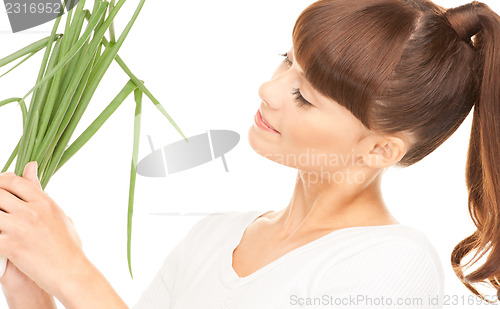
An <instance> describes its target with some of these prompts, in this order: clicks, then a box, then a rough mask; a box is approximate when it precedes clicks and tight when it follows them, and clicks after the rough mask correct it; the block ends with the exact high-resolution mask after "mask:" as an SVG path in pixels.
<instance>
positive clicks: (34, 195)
mask: <svg viewBox="0 0 500 309" xmlns="http://www.w3.org/2000/svg"><path fill="white" fill-rule="evenodd" d="M0 189H4V190H6V191H9V192H10V193H12V194H14V195H15V196H17V197H18V198H20V199H22V200H23V201H25V202H32V201H37V200H40V199H43V198H44V197H46V196H47V195H46V194H45V192H43V191H42V190H41V189H40V188H38V187H37V186H36V184H34V183H33V182H31V181H30V180H28V179H25V178H23V177H19V176H17V175H16V174H13V173H3V174H0Z"/></svg>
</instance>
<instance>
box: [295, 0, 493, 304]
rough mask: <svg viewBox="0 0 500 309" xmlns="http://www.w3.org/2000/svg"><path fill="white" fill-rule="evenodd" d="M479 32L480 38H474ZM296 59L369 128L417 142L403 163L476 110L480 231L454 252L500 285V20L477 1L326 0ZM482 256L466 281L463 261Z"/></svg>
mask: <svg viewBox="0 0 500 309" xmlns="http://www.w3.org/2000/svg"><path fill="white" fill-rule="evenodd" d="M473 36H474V41H471V37H473ZM292 37H293V43H294V49H295V51H296V55H295V59H297V61H298V62H299V63H300V65H301V67H302V68H303V70H304V73H305V75H306V78H307V79H308V81H309V82H310V83H311V84H312V85H313V87H314V88H315V89H316V90H317V91H319V92H320V93H321V94H323V95H324V96H326V97H328V98H331V99H333V100H335V101H336V102H338V103H339V104H341V105H343V106H344V107H346V108H347V109H348V110H349V111H351V112H352V114H353V115H354V116H356V117H357V118H358V119H359V120H360V121H361V122H362V123H363V124H364V125H365V126H366V127H367V128H369V129H372V130H376V131H378V132H383V133H397V132H405V133H407V134H408V135H409V136H411V137H412V144H411V145H410V146H409V148H408V151H407V153H406V154H405V156H404V157H403V158H402V159H401V160H400V161H399V162H398V165H399V166H410V165H412V164H414V163H416V162H418V161H420V160H421V159H422V158H424V157H425V156H427V155H428V154H430V153H431V152H432V151H434V149H436V148H437V147H438V146H439V145H441V144H442V143H443V142H444V141H445V140H446V139H448V138H449V137H450V136H451V135H452V134H453V133H454V132H455V131H456V130H457V128H458V127H459V126H460V124H461V123H462V122H463V121H464V119H465V118H466V117H467V115H468V114H469V112H470V111H471V109H472V108H473V107H474V109H473V110H474V112H473V122H472V130H471V137H470V144H469V150H468V158H467V166H466V180H467V186H468V190H469V203H468V204H469V212H470V215H471V217H472V219H473V221H474V224H475V225H476V227H477V230H476V231H475V232H474V233H473V234H472V235H471V236H469V237H467V238H466V239H464V240H463V241H461V242H460V243H459V244H458V245H456V247H455V248H454V250H453V252H452V254H451V263H452V267H453V269H454V271H455V273H456V275H457V276H458V278H459V279H460V280H461V281H462V282H463V283H464V284H465V286H466V287H467V288H468V289H469V290H470V291H472V292H473V293H474V294H476V295H479V296H480V297H481V298H482V299H484V297H483V295H482V294H480V293H479V292H478V291H477V290H476V289H475V288H474V287H473V286H472V285H471V284H472V283H479V282H482V281H485V280H488V281H489V283H491V285H493V286H494V287H495V288H496V289H500V282H499V281H497V279H496V278H497V276H498V277H500V211H499V201H500V200H499V199H500V190H499V189H498V187H497V186H495V185H496V184H500V165H499V164H496V162H495V155H496V154H498V153H499V152H500V17H499V16H498V15H497V14H495V13H494V12H493V11H492V10H491V9H490V8H489V7H488V6H487V5H485V4H483V3H479V2H477V1H473V2H472V3H470V4H467V5H463V6H460V7H457V8H453V9H448V10H446V9H444V8H442V7H440V6H438V5H435V4H434V3H432V2H431V1H427V0H356V1H351V0H320V1H317V2H315V3H313V4H311V5H310V6H309V7H308V8H307V9H306V10H305V11H304V12H302V13H301V15H300V16H299V17H298V19H297V22H296V24H295V26H294V29H293V34H292ZM473 250H476V254H475V255H474V257H476V256H477V255H478V254H480V256H479V257H478V258H477V259H476V260H475V261H474V262H473V264H474V263H476V262H477V260H478V259H479V258H481V257H482V256H483V255H484V254H485V253H486V252H488V251H489V250H490V251H491V253H490V254H489V256H488V258H487V260H486V262H485V263H484V264H483V265H482V266H481V267H479V268H478V269H477V270H476V271H474V272H472V273H471V274H468V275H467V276H464V274H463V267H464V266H466V265H467V264H469V263H470V262H472V261H469V263H467V264H466V265H463V266H462V265H461V260H462V259H463V258H464V257H465V256H466V255H467V254H468V253H470V252H471V251H473Z"/></svg>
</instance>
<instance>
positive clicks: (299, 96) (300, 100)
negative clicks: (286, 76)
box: [281, 53, 313, 109]
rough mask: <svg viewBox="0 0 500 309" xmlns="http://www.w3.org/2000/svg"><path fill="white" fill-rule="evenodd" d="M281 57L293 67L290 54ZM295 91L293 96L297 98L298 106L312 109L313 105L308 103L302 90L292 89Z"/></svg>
mask: <svg viewBox="0 0 500 309" xmlns="http://www.w3.org/2000/svg"><path fill="white" fill-rule="evenodd" d="M281 56H283V57H285V59H284V60H283V62H284V63H285V64H287V65H288V66H292V64H293V63H292V61H290V58H288V53H284V54H281ZM292 89H293V92H292V93H293V95H294V96H295V101H296V102H297V104H298V106H300V107H303V108H305V109H309V108H311V107H312V106H313V105H312V104H311V103H310V102H309V101H307V100H306V99H305V98H304V97H303V96H302V94H301V93H300V89H298V88H292Z"/></svg>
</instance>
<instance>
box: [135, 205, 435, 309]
mask: <svg viewBox="0 0 500 309" xmlns="http://www.w3.org/2000/svg"><path fill="white" fill-rule="evenodd" d="M263 213H264V212H262V211H249V212H229V213H223V214H213V215H209V216H207V217H205V218H203V219H201V220H200V221H198V222H197V223H196V224H195V225H194V226H193V227H192V228H191V230H190V231H189V233H188V234H187V235H186V236H185V237H184V238H183V239H182V240H181V242H180V243H179V244H178V245H177V246H176V247H175V248H174V250H173V251H172V252H171V253H170V254H169V255H168V257H167V258H166V260H165V262H164V263H163V266H162V267H161V269H160V270H159V272H158V274H157V275H156V277H155V278H154V279H153V282H152V283H151V285H150V286H149V288H148V289H147V290H146V291H145V292H144V293H143V295H142V296H141V299H140V300H139V302H138V303H137V304H136V305H135V306H134V307H133V308H134V309H156V308H158V309H160V308H161V309H223V308H231V309H240V308H241V309H244V308H252V309H266V308H278V309H282V308H353V309H354V308H356V309H359V308H398V309H401V308H425V309H428V308H433V309H436V308H443V305H442V302H443V300H442V298H443V291H444V273H443V269H442V266H441V261H440V259H439V257H438V255H437V252H436V250H435V249H434V247H433V245H432V244H431V242H430V241H429V240H428V238H427V237H426V235H425V234H424V233H423V232H422V231H420V230H418V229H415V228H412V227H410V226H407V225H403V224H393V225H379V226H357V227H347V228H343V229H338V230H335V231H333V232H330V233H329V234H326V235H324V236H322V237H320V238H318V239H316V240H314V241H312V242H310V243H308V244H306V245H303V246H301V247H299V248H296V249H294V250H292V251H290V252H288V253H287V254H285V255H283V256H281V257H280V258H278V259H277V260H275V261H273V262H271V263H270V264H268V265H266V266H264V267H263V268H261V269H259V270H257V271H256V272H254V273H253V274H251V275H249V276H247V277H243V278H240V277H238V275H237V274H236V272H235V271H234V269H233V267H232V253H233V250H234V249H235V248H236V247H237V246H238V244H239V243H240V241H241V238H242V236H243V233H244V231H245V229H246V228H247V227H248V226H249V225H250V224H251V223H252V222H253V221H254V220H255V219H256V218H258V217H259V216H260V215H262V214H263Z"/></svg>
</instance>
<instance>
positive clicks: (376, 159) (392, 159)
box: [363, 135, 407, 168]
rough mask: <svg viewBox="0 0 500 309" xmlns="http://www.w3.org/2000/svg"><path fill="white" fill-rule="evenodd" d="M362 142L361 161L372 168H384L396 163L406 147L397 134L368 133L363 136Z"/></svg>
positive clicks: (404, 152)
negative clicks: (362, 157) (368, 134)
mask: <svg viewBox="0 0 500 309" xmlns="http://www.w3.org/2000/svg"><path fill="white" fill-rule="evenodd" d="M363 144H364V145H363V154H364V155H363V156H364V160H363V161H364V162H365V164H366V166H369V167H372V168H386V167H389V166H392V165H394V164H396V163H398V162H399V160H401V158H402V157H403V156H404V155H405V154H406V148H407V146H406V143H405V141H404V140H403V139H402V138H400V137H397V136H380V135H370V136H367V137H365V140H364V141H363Z"/></svg>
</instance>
